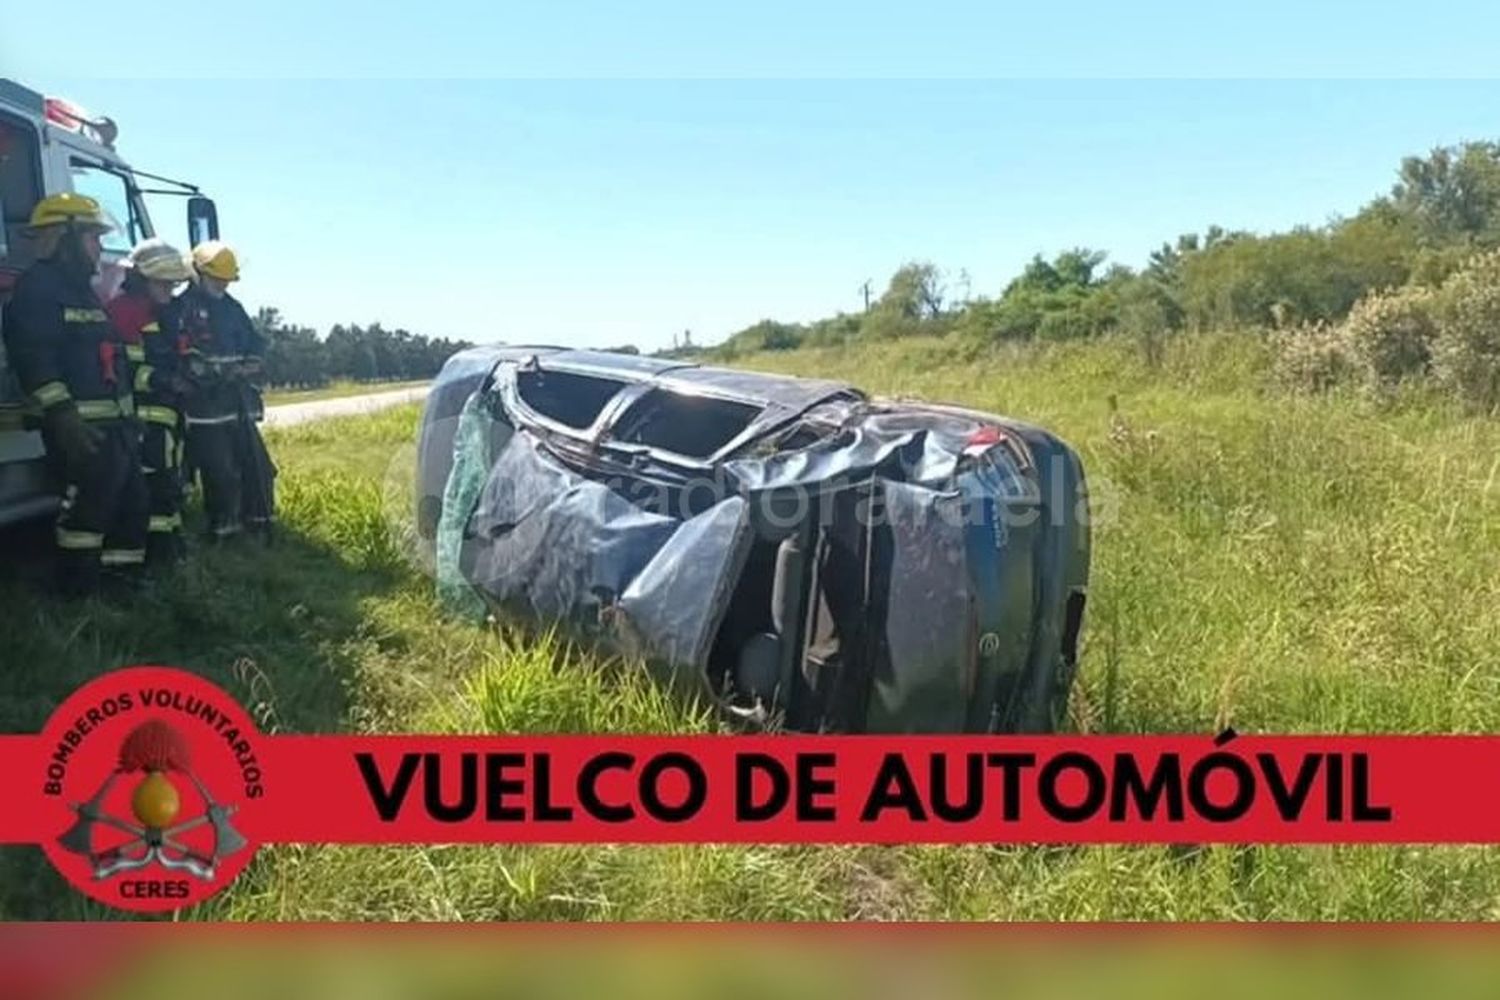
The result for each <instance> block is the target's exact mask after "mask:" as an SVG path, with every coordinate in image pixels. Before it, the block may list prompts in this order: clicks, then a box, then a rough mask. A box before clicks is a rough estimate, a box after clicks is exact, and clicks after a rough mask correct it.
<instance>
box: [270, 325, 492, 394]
mask: <svg viewBox="0 0 1500 1000" xmlns="http://www.w3.org/2000/svg"><path fill="white" fill-rule="evenodd" d="M253 322H254V324H255V328H256V330H257V331H258V332H259V333H260V335H261V338H262V340H263V341H264V343H265V346H266V354H265V376H266V381H267V382H269V383H270V384H271V385H277V386H289V387H296V388H317V387H319V386H323V385H327V384H328V383H329V382H331V381H333V380H334V379H346V380H349V381H354V382H382V381H395V380H407V379H423V378H432V377H433V376H435V375H436V374H437V373H438V371H439V369H441V368H442V367H443V363H444V362H445V361H447V360H448V358H449V357H450V356H452V355H453V354H455V353H456V352H458V351H461V350H463V349H465V348H467V347H472V346H474V345H473V344H471V343H469V342H468V341H464V340H449V339H447V338H446V337H444V338H432V337H425V336H423V335H422V334H419V333H411V332H409V331H407V330H402V329H395V330H387V329H385V328H384V327H383V326H381V325H380V324H379V323H372V324H370V325H369V326H359V325H349V326H344V325H343V324H337V325H335V326H334V327H333V328H332V329H331V330H329V331H328V336H326V337H320V336H318V332H317V331H316V330H314V329H312V328H311V327H306V326H297V325H295V324H292V323H288V322H287V321H286V320H285V319H284V318H283V317H282V315H281V313H280V311H279V310H277V309H272V308H262V309H260V310H258V311H257V312H256V314H255V316H254V318H253Z"/></svg>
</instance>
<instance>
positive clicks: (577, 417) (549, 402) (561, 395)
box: [516, 371, 625, 431]
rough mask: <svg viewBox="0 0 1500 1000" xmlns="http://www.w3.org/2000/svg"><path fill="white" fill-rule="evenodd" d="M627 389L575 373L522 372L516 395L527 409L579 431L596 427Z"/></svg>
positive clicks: (611, 380)
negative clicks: (600, 415) (613, 400)
mask: <svg viewBox="0 0 1500 1000" xmlns="http://www.w3.org/2000/svg"><path fill="white" fill-rule="evenodd" d="M624 386H625V383H624V382H621V381H619V380H618V379H612V378H599V377H597V376H594V375H576V374H574V373H572V372H549V371H523V372H520V373H518V374H517V375H516V391H517V392H518V393H520V395H521V399H522V401H523V402H525V403H526V405H527V406H529V407H531V408H532V409H533V410H535V411H536V412H537V413H539V414H541V415H542V416H544V417H546V418H547V419H549V420H555V421H557V422H558V423H560V424H563V425H564V426H566V427H571V428H573V429H574V430H580V431H581V430H587V429H588V428H590V427H592V426H593V425H594V421H595V420H597V419H599V414H600V413H601V412H602V411H603V410H604V407H605V404H607V403H608V402H609V401H610V400H611V399H614V398H615V394H616V393H618V392H619V391H620V390H621V389H622V388H624Z"/></svg>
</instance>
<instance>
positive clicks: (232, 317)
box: [171, 240, 276, 541]
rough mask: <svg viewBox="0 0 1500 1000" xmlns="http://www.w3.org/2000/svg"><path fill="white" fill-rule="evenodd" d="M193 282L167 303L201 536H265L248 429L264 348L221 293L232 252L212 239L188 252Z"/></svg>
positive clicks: (255, 447) (235, 265) (258, 459)
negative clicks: (199, 498)
mask: <svg viewBox="0 0 1500 1000" xmlns="http://www.w3.org/2000/svg"><path fill="white" fill-rule="evenodd" d="M193 269H194V280H193V284H191V285H190V286H189V287H188V289H187V290H186V291H185V292H183V293H182V295H181V296H179V297H178V299H177V300H176V302H175V303H174V304H173V309H172V313H171V315H172V317H173V321H174V322H175V323H176V324H177V325H178V326H179V328H180V330H181V332H182V334H183V336H184V337H185V338H186V344H187V353H188V366H189V374H190V378H191V380H192V382H193V386H194V388H193V390H192V391H191V392H190V393H189V394H188V396H187V400H186V404H185V411H186V412H185V420H186V423H187V447H188V454H189V460H190V461H191V463H192V465H193V467H194V468H195V469H197V470H198V475H199V477H200V478H201V480H202V483H203V505H204V507H205V508H206V510H207V512H208V531H209V538H210V540H213V541H218V540H222V539H224V538H227V537H230V536H232V535H236V534H239V533H240V532H241V531H243V530H245V529H247V528H248V529H249V530H251V531H253V532H255V533H256V534H258V535H260V536H261V537H262V538H263V539H265V540H266V541H269V540H270V537H271V518H272V515H273V513H274V510H275V504H274V501H273V493H272V489H273V485H274V477H275V474H276V470H275V468H274V467H273V466H272V465H271V459H270V456H269V455H268V454H267V452H266V447H265V443H264V442H263V441H262V440H261V436H260V431H259V429H258V428H257V427H256V426H255V424H256V421H257V420H259V419H260V418H261V416H262V413H263V409H262V406H261V400H260V393H259V391H258V390H257V389H256V387H255V385H254V384H253V381H252V380H253V379H256V378H258V377H259V375H260V372H261V363H262V356H263V355H264V345H263V344H262V342H261V338H260V335H259V334H258V333H257V332H256V330H255V327H254V325H253V324H252V323H251V322H250V317H249V315H247V314H246V312H245V308H244V307H243V306H242V305H240V303H239V302H238V301H237V300H236V299H235V298H234V296H232V295H230V294H229V285H230V284H231V283H232V282H235V281H238V280H239V277H240V268H239V261H238V259H237V258H236V257H235V253H234V251H233V250H232V249H231V248H230V247H229V246H227V245H226V244H224V243H221V242H219V241H217V240H213V241H210V242H207V243H200V244H199V245H198V246H196V247H194V248H193Z"/></svg>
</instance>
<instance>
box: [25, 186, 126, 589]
mask: <svg viewBox="0 0 1500 1000" xmlns="http://www.w3.org/2000/svg"><path fill="white" fill-rule="evenodd" d="M111 228H112V227H111V226H110V224H109V223H108V222H106V221H105V219H104V216H103V214H102V213H101V212H100V211H99V205H98V203H97V202H95V201H94V200H93V199H92V198H87V197H84V196H82V195H77V194H71V193H68V194H58V195H51V196H49V197H47V198H43V199H42V200H41V201H40V202H38V203H37V205H36V207H35V208H34V209H33V210H32V213H31V219H30V223H29V225H28V226H27V228H26V233H27V235H28V236H29V237H30V238H31V239H32V241H33V244H34V251H35V263H34V264H32V265H31V267H29V268H28V269H27V270H26V272H25V273H24V274H23V275H22V276H21V278H20V280H19V281H18V282H17V283H16V288H15V294H14V295H13V297H12V299H11V302H10V304H9V305H7V306H6V313H5V323H4V327H5V342H6V350H7V352H8V355H9V358H10V362H11V365H12V367H13V368H14V369H15V371H16V375H17V376H18V377H19V379H20V382H21V388H22V389H23V390H24V391H25V392H26V393H27V394H28V395H29V396H30V397H31V399H32V400H33V401H34V402H35V404H36V405H37V407H39V408H40V410H41V414H42V417H41V420H42V440H43V442H44V443H45V445H46V449H47V455H48V458H49V461H50V462H51V463H52V465H53V467H54V468H55V469H56V470H57V471H58V472H59V473H60V478H61V479H62V482H63V492H62V505H61V509H60V511H59V514H58V518H57V528H56V541H57V548H58V583H59V586H60V588H61V590H62V591H63V593H64V594H66V595H68V596H82V595H84V594H87V593H91V592H93V591H95V590H97V589H98V587H99V583H100V580H101V571H102V570H106V569H107V570H108V571H109V572H110V574H111V576H120V577H124V578H126V579H134V578H135V576H136V574H137V573H138V571H139V570H140V569H141V568H142V566H143V564H144V562H145V557H146V518H147V501H146V481H145V477H144V476H143V475H142V473H141V459H140V426H139V424H138V423H137V422H136V419H135V415H134V403H133V398H132V391H131V373H130V363H129V361H128V359H127V358H126V357H125V351H124V345H123V344H122V343H121V341H120V340H119V338H118V337H117V336H116V335H115V332H114V329H113V328H112V327H111V325H110V323H109V317H108V316H107V315H106V314H105V312H104V309H103V307H102V305H101V304H100V302H99V298H98V296H97V295H96V294H95V293H94V290H93V287H92V284H91V282H92V280H93V278H94V275H95V273H96V271H97V269H98V266H99V258H100V252H101V251H100V244H99V241H100V238H101V237H102V236H103V234H104V233H106V232H109V231H110V229H111Z"/></svg>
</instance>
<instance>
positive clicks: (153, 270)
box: [125, 238, 193, 282]
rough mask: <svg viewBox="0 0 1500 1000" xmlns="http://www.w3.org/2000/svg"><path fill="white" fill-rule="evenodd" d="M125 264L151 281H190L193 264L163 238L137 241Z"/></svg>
mask: <svg viewBox="0 0 1500 1000" xmlns="http://www.w3.org/2000/svg"><path fill="white" fill-rule="evenodd" d="M125 266H126V267H128V268H130V269H131V270H133V271H136V272H137V273H139V274H140V276H141V277H143V278H150V279H151V280H152V281H172V282H176V281H191V280H192V278H193V266H192V264H191V263H189V262H188V259H187V257H185V256H184V255H183V254H182V253H181V252H179V251H178V250H177V249H176V248H175V247H173V246H172V245H171V244H170V243H168V242H167V241H166V240H163V239H156V238H153V239H149V240H143V241H141V242H140V243H137V244H136V246H135V249H133V250H131V251H130V256H129V257H127V258H125Z"/></svg>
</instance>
